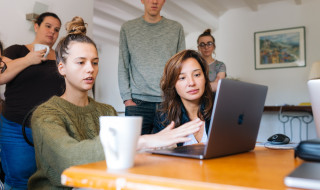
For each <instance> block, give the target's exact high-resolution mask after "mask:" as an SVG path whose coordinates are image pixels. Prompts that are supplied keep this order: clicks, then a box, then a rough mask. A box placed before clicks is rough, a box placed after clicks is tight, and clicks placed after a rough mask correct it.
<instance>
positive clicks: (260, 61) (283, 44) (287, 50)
mask: <svg viewBox="0 0 320 190" xmlns="http://www.w3.org/2000/svg"><path fill="white" fill-rule="evenodd" d="M254 47H255V69H276V68H288V67H305V66H306V55H305V54H306V53H305V47H306V44H305V27H296V28H286V29H279V30H270V31H263V32H255V33H254Z"/></svg>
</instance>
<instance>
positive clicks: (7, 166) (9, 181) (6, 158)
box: [0, 115, 37, 190]
mask: <svg viewBox="0 0 320 190" xmlns="http://www.w3.org/2000/svg"><path fill="white" fill-rule="evenodd" d="M0 121H1V122H0V145H1V163H2V167H3V170H4V173H5V186H6V187H8V185H9V186H11V187H12V189H13V190H16V189H17V190H18V189H19V190H20V189H27V184H28V179H29V177H30V176H31V175H32V174H33V173H34V172H35V171H36V169H37V167H36V160H35V153H34V148H33V147H32V146H30V145H29V144H27V142H26V141H25V140H24V138H23V135H22V126H21V125H20V124H18V123H15V122H12V121H9V120H7V119H5V118H4V117H3V116H2V115H1V120H0ZM26 134H27V136H28V139H29V140H30V141H31V142H33V141H32V134H31V129H30V128H26ZM10 189H11V188H10Z"/></svg>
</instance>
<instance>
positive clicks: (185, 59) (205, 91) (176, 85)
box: [153, 50, 213, 146]
mask: <svg viewBox="0 0 320 190" xmlns="http://www.w3.org/2000/svg"><path fill="white" fill-rule="evenodd" d="M160 86H161V89H162V97H163V102H162V103H161V104H160V109H159V110H158V112H157V113H156V117H155V121H154V127H153V128H154V129H153V133H158V132H159V131H161V130H164V129H166V128H167V127H166V126H167V125H168V124H169V123H170V122H172V121H174V122H175V124H176V126H177V127H178V128H179V126H180V125H183V124H185V123H187V122H189V121H194V120H197V119H198V118H200V119H201V120H202V121H205V125H202V127H201V128H200V130H199V131H197V132H195V133H193V134H191V135H189V137H190V138H191V139H192V140H191V141H187V142H185V143H184V144H182V143H179V144H178V146H181V145H188V144H195V143H201V142H202V143H205V142H206V141H207V133H208V128H209V123H210V118H211V112H212V106H213V93H212V91H211V87H210V81H209V78H208V65H207V63H206V61H205V60H204V59H203V58H202V57H201V55H200V54H199V53H198V52H196V51H194V50H184V51H181V52H179V53H177V54H176V55H174V56H173V57H171V58H170V59H169V61H168V62H167V64H166V66H165V68H164V72H163V75H162V78H161V83H160Z"/></svg>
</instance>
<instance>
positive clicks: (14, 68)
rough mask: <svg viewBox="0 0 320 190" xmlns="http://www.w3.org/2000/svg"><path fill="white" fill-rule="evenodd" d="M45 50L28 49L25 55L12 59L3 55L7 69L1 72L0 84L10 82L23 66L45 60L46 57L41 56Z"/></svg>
mask: <svg viewBox="0 0 320 190" xmlns="http://www.w3.org/2000/svg"><path fill="white" fill-rule="evenodd" d="M45 51H46V50H40V51H30V52H29V53H28V54H27V55H26V56H25V57H21V58H18V59H14V60H12V59H9V58H8V57H3V61H4V62H5V63H6V64H7V69H6V71H5V72H3V73H2V74H1V77H0V85H2V84H6V83H8V82H10V81H11V80H12V79H14V78H15V77H16V76H17V75H18V74H19V73H20V72H21V71H23V70H24V69H25V68H27V67H29V66H31V65H35V64H39V63H41V61H44V60H46V58H43V54H44V53H45Z"/></svg>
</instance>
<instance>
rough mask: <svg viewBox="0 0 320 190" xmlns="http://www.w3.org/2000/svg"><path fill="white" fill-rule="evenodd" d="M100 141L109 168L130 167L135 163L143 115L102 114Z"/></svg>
mask: <svg viewBox="0 0 320 190" xmlns="http://www.w3.org/2000/svg"><path fill="white" fill-rule="evenodd" d="M99 120H100V134H99V136H100V141H101V144H102V146H103V149H104V153H105V157H106V162H107V168H108V169H128V168H131V167H132V166H133V165H134V157H135V154H136V150H137V143H138V139H139V136H140V134H141V127H142V117H136V116H126V117H123V116H101V117H100V118H99Z"/></svg>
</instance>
